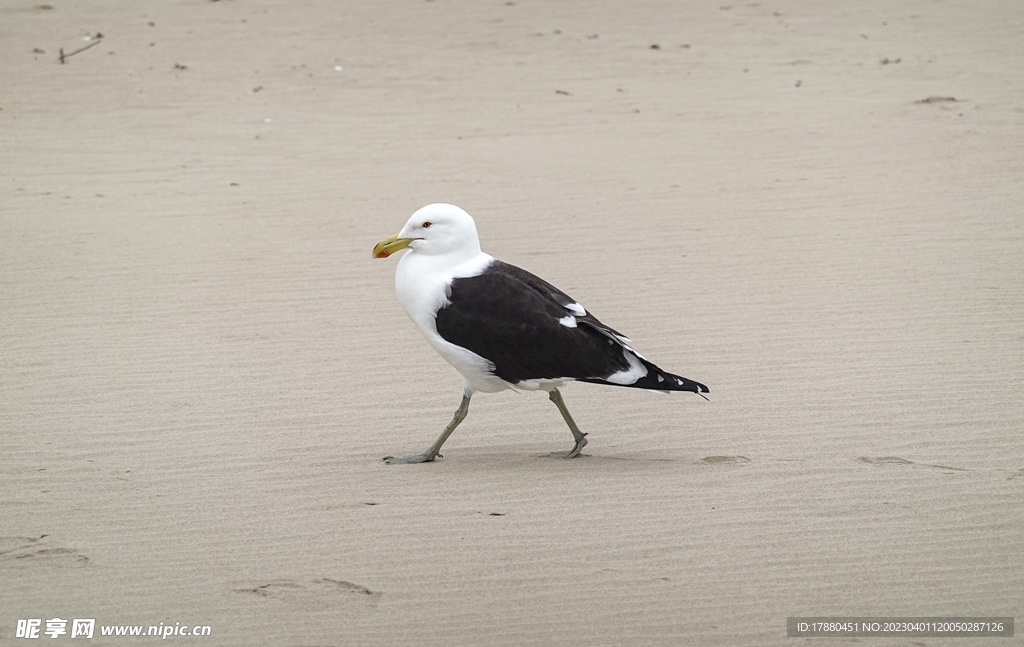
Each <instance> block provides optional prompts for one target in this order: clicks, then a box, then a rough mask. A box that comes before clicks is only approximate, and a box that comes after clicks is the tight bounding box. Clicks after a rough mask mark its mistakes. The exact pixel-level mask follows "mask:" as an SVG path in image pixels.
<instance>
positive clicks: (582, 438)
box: [548, 389, 587, 458]
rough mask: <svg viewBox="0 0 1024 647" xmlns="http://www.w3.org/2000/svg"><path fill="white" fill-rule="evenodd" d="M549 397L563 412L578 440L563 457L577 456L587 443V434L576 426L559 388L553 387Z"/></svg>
mask: <svg viewBox="0 0 1024 647" xmlns="http://www.w3.org/2000/svg"><path fill="white" fill-rule="evenodd" d="M548 399H549V400H551V401H552V402H554V403H555V406H556V407H558V411H559V412H560V413H561V414H562V417H563V418H564V419H565V424H567V425H569V431H571V432H572V437H573V439H574V440H575V441H576V444H575V445H574V446H573V448H572V451H570V452H569V453H568V454H564V455H562V458H576V457H577V456H579V454H580V452H581V451H583V447H584V445H586V444H587V438H586V436H587V435H586V434H585V433H583V432H582V431H580V428H579V427H577V426H576V421H575V420H573V419H572V416H571V415H569V410H568V409H566V408H565V402H562V394H561V393H559V392H558V389H551V392H550V393H548Z"/></svg>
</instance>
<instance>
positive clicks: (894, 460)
mask: <svg viewBox="0 0 1024 647" xmlns="http://www.w3.org/2000/svg"><path fill="white" fill-rule="evenodd" d="M857 461H858V462H861V463H867V464H868V465H920V466H921V467H934V468H935V469H940V470H951V471H954V472H969V471H970V470H967V469H964V468H962V467H950V466H948V465H932V464H930V463H915V462H914V461H908V460H907V459H905V458H900V457H899V456H858V457H857Z"/></svg>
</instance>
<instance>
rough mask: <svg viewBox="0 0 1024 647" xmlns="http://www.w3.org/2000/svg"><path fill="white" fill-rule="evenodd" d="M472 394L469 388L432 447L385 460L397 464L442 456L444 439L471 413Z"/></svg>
mask: <svg viewBox="0 0 1024 647" xmlns="http://www.w3.org/2000/svg"><path fill="white" fill-rule="evenodd" d="M472 395H473V394H472V393H471V392H470V391H468V390H467V391H466V393H465V394H463V396H462V404H460V405H459V408H458V409H456V410H455V417H454V418H452V421H451V422H449V423H448V426H447V427H445V428H444V431H443V432H441V435H440V436H439V437H438V439H437V440H435V441H434V444H433V445H431V446H430V449H428V450H427V451H425V452H423V453H422V454H413V455H412V456H400V457H398V458H395V457H394V456H388V457H387V458H385V459H384V462H385V463H387V464H388V465H396V464H400V463H429V462H430V461H432V460H434V459H435V458H436V457H438V456H440V455H441V453H440V452H441V445H443V444H444V441H446V440H448V436H451V435H452V432H453V431H455V428H456V427H458V426H459V423H460V422H462V421H463V420H465V419H466V414H467V413H469V398H470V397H471V396H472Z"/></svg>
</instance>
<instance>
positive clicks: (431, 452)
mask: <svg viewBox="0 0 1024 647" xmlns="http://www.w3.org/2000/svg"><path fill="white" fill-rule="evenodd" d="M469 398H470V395H469V394H466V395H463V396H462V404H460V405H459V408H458V409H456V410H455V417H454V418H452V421H451V422H449V423H448V426H447V427H445V428H444V431H443V432H442V433H441V435H440V436H438V438H437V440H435V441H434V444H433V445H431V446H430V449H428V450H427V451H425V452H423V453H422V454H413V455H412V456H401V457H399V458H395V457H394V456H388V457H387V458H385V459H384V462H385V463H387V464H388V465H396V464H399V463H429V462H430V461H432V460H434V459H435V458H436V457H438V456H440V455H441V454H440V451H441V445H443V444H444V441H446V440H448V436H451V435H452V432H453V431H455V428H456V427H458V426H459V423H460V422H462V421H463V420H465V419H466V414H467V413H469ZM566 415H568V414H566Z"/></svg>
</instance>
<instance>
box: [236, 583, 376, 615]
mask: <svg viewBox="0 0 1024 647" xmlns="http://www.w3.org/2000/svg"><path fill="white" fill-rule="evenodd" d="M235 586H240V587H241V588H234V589H232V590H233V591H235V592H236V593H249V594H252V595H256V596H259V597H261V598H271V599H274V600H280V601H281V602H284V603H286V604H291V605H294V606H301V607H304V608H313V609H323V608H326V607H329V606H331V605H332V604H338V603H342V602H344V601H348V600H360V599H361V600H366V601H368V602H370V603H371V604H376V602H377V601H378V600H379V599H380V597H381V595H383V593H382V592H380V591H371V590H370V589H368V588H366V587H365V586H362V585H359V584H353V583H352V582H346V581H345V580H335V579H331V578H328V577H324V578H320V579H316V580H271V581H269V582H267V581H262V582H258V581H257V582H236V583H235Z"/></svg>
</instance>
